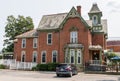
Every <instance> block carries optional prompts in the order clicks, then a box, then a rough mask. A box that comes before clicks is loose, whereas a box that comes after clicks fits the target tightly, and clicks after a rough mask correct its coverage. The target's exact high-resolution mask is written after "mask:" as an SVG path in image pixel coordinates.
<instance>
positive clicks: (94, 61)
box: [89, 60, 101, 65]
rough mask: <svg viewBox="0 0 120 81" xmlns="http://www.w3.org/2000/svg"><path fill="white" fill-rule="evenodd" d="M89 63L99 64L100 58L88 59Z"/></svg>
mask: <svg viewBox="0 0 120 81" xmlns="http://www.w3.org/2000/svg"><path fill="white" fill-rule="evenodd" d="M89 63H90V64H96V65H97V64H101V61H100V60H90V61H89Z"/></svg>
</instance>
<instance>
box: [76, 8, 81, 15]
mask: <svg viewBox="0 0 120 81" xmlns="http://www.w3.org/2000/svg"><path fill="white" fill-rule="evenodd" d="M77 12H78V13H79V14H80V16H81V6H77Z"/></svg>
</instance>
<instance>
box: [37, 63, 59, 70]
mask: <svg viewBox="0 0 120 81" xmlns="http://www.w3.org/2000/svg"><path fill="white" fill-rule="evenodd" d="M57 65H58V63H48V64H38V65H37V66H36V70H38V71H55V70H56V66H57Z"/></svg>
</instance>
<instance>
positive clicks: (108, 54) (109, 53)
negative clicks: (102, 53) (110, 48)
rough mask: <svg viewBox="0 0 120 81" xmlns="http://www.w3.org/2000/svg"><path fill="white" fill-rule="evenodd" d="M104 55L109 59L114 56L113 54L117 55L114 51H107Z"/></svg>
mask: <svg viewBox="0 0 120 81" xmlns="http://www.w3.org/2000/svg"><path fill="white" fill-rule="evenodd" d="M106 56H107V58H108V59H109V60H111V58H113V57H115V56H117V55H116V54H115V53H114V52H107V53H106Z"/></svg>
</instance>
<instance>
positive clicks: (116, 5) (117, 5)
mask: <svg viewBox="0 0 120 81" xmlns="http://www.w3.org/2000/svg"><path fill="white" fill-rule="evenodd" d="M106 6H107V7H108V10H109V12H110V13H112V12H120V1H110V2H108V3H107V5H106Z"/></svg>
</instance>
